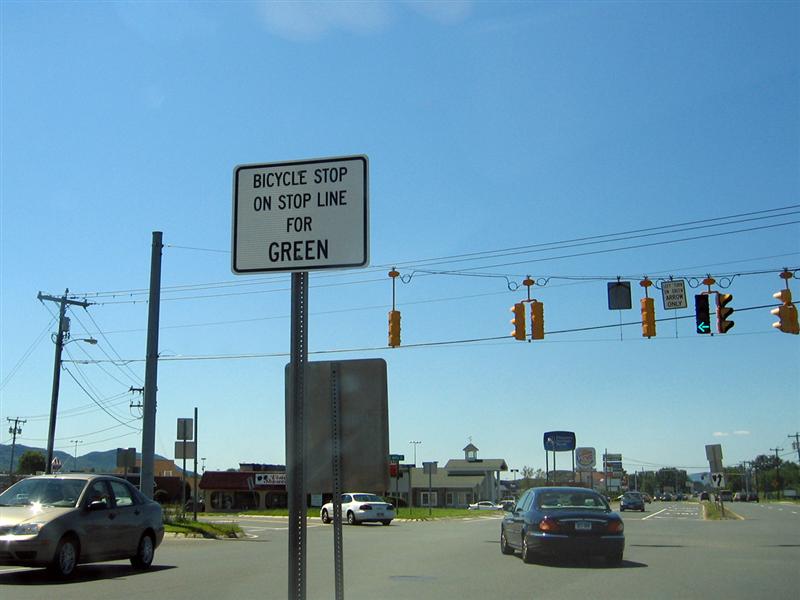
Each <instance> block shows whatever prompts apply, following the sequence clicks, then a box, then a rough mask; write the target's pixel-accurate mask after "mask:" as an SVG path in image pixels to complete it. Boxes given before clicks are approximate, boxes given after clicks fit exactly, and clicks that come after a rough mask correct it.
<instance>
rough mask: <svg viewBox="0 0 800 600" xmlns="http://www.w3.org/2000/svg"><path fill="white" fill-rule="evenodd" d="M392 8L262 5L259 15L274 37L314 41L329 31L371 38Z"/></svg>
mask: <svg viewBox="0 0 800 600" xmlns="http://www.w3.org/2000/svg"><path fill="white" fill-rule="evenodd" d="M393 10H394V7H393V5H392V4H389V3H384V2H380V3H379V2H348V1H345V2H264V3H263V4H262V5H261V14H262V16H263V18H264V22H265V23H266V26H267V28H268V29H269V30H270V31H272V32H273V33H275V34H277V35H280V36H281V37H285V38H288V39H291V40H295V41H313V40H316V39H319V38H321V37H322V36H324V35H325V34H326V33H328V32H330V31H348V32H352V33H360V34H371V33H377V32H379V31H382V30H383V29H384V28H385V27H386V25H387V23H389V22H390V20H391V16H392V12H393Z"/></svg>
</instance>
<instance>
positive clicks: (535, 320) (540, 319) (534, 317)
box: [531, 300, 544, 340]
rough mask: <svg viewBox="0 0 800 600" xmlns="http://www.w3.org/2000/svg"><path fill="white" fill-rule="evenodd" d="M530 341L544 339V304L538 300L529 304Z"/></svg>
mask: <svg viewBox="0 0 800 600" xmlns="http://www.w3.org/2000/svg"><path fill="white" fill-rule="evenodd" d="M531 339H532V340H543V339H544V303H542V302H539V301H538V300H534V301H533V302H531Z"/></svg>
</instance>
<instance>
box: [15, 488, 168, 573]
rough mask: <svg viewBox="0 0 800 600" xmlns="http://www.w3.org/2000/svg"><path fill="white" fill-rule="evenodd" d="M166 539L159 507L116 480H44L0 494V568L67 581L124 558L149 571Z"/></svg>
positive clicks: (137, 491)
mask: <svg viewBox="0 0 800 600" xmlns="http://www.w3.org/2000/svg"><path fill="white" fill-rule="evenodd" d="M163 538H164V522H163V520H162V512H161V506H160V505H159V504H158V503H157V502H154V501H153V500H150V499H148V498H146V497H145V496H144V495H143V494H141V493H140V492H139V490H137V489H136V488H135V487H133V486H132V485H131V484H130V483H128V482H127V481H125V480H123V479H119V478H117V477H111V476H101V475H92V474H68V475H67V474H65V475H41V476H38V477H29V478H27V479H23V480H22V481H18V482H17V483H15V484H14V485H12V486H11V487H10V488H8V489H7V490H6V491H5V492H3V493H2V494H0V565H12V566H21V567H47V568H48V569H49V570H50V571H51V572H53V573H54V574H55V575H57V576H60V577H64V578H66V577H69V576H71V575H72V574H73V573H74V572H75V568H76V567H77V566H78V564H80V563H90V562H99V561H105V560H119V559H123V558H128V559H130V561H131V564H132V565H133V566H134V567H136V568H138V569H147V568H148V567H149V566H150V564H151V563H152V562H153V556H154V553H155V549H156V548H157V547H158V545H159V544H160V543H161V540H162V539H163Z"/></svg>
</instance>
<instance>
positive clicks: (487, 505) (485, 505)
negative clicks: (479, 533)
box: [467, 500, 503, 510]
mask: <svg viewBox="0 0 800 600" xmlns="http://www.w3.org/2000/svg"><path fill="white" fill-rule="evenodd" d="M467 510H503V505H502V504H495V503H494V502H489V501H488V500H481V501H480V502H475V503H474V504H470V505H469V506H468V507H467Z"/></svg>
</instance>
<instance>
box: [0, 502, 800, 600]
mask: <svg viewBox="0 0 800 600" xmlns="http://www.w3.org/2000/svg"><path fill="white" fill-rule="evenodd" d="M729 506H730V508H731V509H733V510H735V511H736V512H737V513H739V514H740V515H741V516H742V517H744V520H741V521H738V520H737V521H716V522H712V521H703V520H702V519H701V518H700V516H699V511H698V506H697V505H696V504H692V503H680V502H676V503H661V504H659V503H654V504H650V505H648V507H647V511H646V512H645V513H629V512H625V513H624V514H623V518H624V520H625V525H626V536H627V547H626V551H625V560H624V562H623V564H622V566H621V567H618V568H609V567H607V566H605V564H604V563H603V562H602V561H599V560H598V561H588V562H586V561H583V562H562V563H548V564H534V565H526V564H524V563H523V562H522V561H521V560H520V558H519V557H518V556H503V555H501V553H500V549H499V542H498V538H499V529H500V521H499V518H498V516H497V515H476V516H475V517H474V518H472V519H468V520H454V521H437V522H404V521H396V522H395V523H392V525H391V526H389V527H384V526H381V525H361V526H356V527H345V528H344V549H345V555H344V564H345V579H344V581H345V598H348V599H350V600H361V599H364V600H381V599H384V598H385V599H387V600H389V599H406V598H408V599H413V600H428V599H430V600H441V599H448V600H449V599H455V598H458V599H464V600H469V599H475V600H486V599H491V598H537V599H538V598H545V599H548V598H553V599H557V600H570V599H573V598H574V599H578V598H580V599H582V600H583V599H586V598H592V599H603V598H613V599H615V600H619V599H626V598H632V599H633V598H635V599H636V600H642V599H644V598H647V599H658V598H665V599H666V598H670V599H672V598H686V599H690V598H698V599H700V598H702V599H704V600H706V599H708V598H712V597H713V598H725V599H726V600H727V599H731V598H734V599H736V598H742V599H745V598H746V599H748V600H752V599H756V598H789V597H794V594H795V593H796V592H797V590H798V589H800V572H799V570H798V568H797V566H798V565H800V514H799V513H800V507H798V506H797V505H794V506H792V505H775V504H772V505H757V504H735V505H729ZM242 526H243V527H244V529H245V531H247V532H248V534H249V536H250V537H248V539H246V540H231V541H227V540H226V541H215V540H202V539H201V540H197V539H180V538H168V539H166V540H165V542H164V544H162V546H161V547H160V548H159V549H158V550H157V552H156V560H155V563H154V566H153V568H152V569H151V570H150V571H148V572H145V573H138V572H136V571H133V570H132V569H131V568H130V566H129V565H128V564H127V563H126V562H114V563H106V564H100V565H85V566H82V567H80V570H79V573H78V577H77V579H75V580H74V581H72V582H69V583H61V582H57V581H53V580H50V579H48V578H47V577H45V576H44V573H43V572H42V571H40V570H33V569H31V570H27V569H14V568H5V567H0V598H3V600H16V599H17V598H19V599H23V598H24V599H32V600H33V599H38V598H42V599H46V600H52V599H53V598H59V599H64V600H69V599H71V598H76V599H77V598H80V599H81V600H94V599H98V600H99V599H102V600H109V599H114V598H170V599H176V600H178V599H183V598H186V599H189V598H191V599H192V600H196V599H197V598H225V599H228V598H236V599H237V600H249V599H257V598H263V599H272V598H275V599H279V598H280V599H283V598H286V597H287V589H286V588H287V583H286V582H287V532H286V520H285V519H275V518H272V519H270V518H250V519H247V520H243V521H242ZM332 540H333V535H332V526H330V525H328V526H323V525H321V524H320V523H319V521H318V520H311V521H309V528H308V568H307V597H308V599H309V600H316V599H318V598H319V599H321V598H325V599H328V598H333V595H334V593H333V583H334V577H333V567H332V565H333V544H332Z"/></svg>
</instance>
